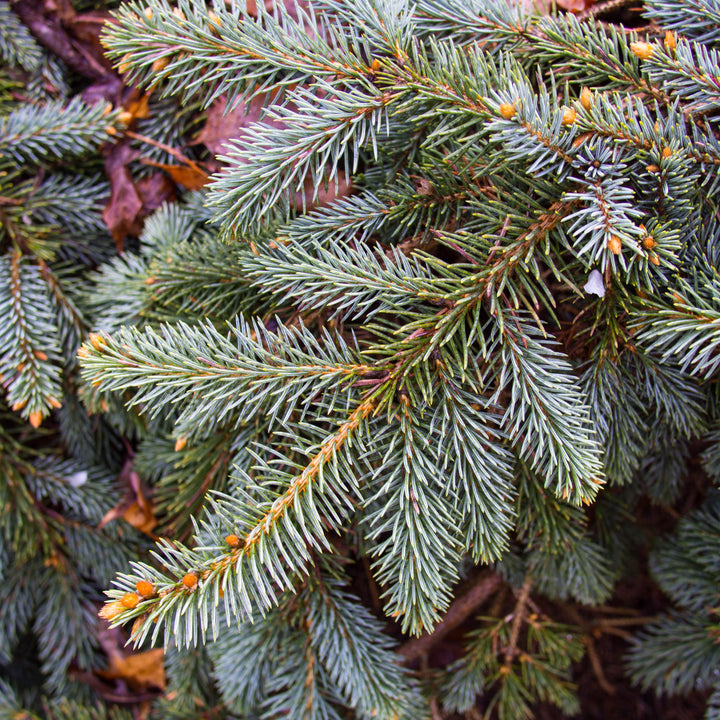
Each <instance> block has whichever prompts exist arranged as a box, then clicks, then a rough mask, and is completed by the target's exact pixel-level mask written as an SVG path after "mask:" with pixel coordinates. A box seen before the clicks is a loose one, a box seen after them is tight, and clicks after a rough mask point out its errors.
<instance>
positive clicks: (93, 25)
mask: <svg viewBox="0 0 720 720" xmlns="http://www.w3.org/2000/svg"><path fill="white" fill-rule="evenodd" d="M110 19H111V15H110V13H109V12H102V11H95V12H87V13H79V14H77V15H75V16H74V17H73V18H71V19H70V20H68V21H65V23H66V26H67V28H68V30H69V32H70V34H71V35H72V36H73V38H75V40H76V47H77V46H78V45H79V46H80V52H82V53H83V54H84V55H86V56H87V55H91V56H92V58H93V59H94V60H95V61H96V62H97V63H98V64H99V65H102V66H103V67H104V68H106V69H107V70H108V72H111V73H112V72H113V65H112V62H111V61H110V60H109V59H108V58H107V56H106V55H105V49H104V48H103V46H102V43H101V42H100V33H101V32H102V29H103V27H104V26H105V23H107V21H108V20H110Z"/></svg>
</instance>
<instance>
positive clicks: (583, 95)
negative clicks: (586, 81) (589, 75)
mask: <svg viewBox="0 0 720 720" xmlns="http://www.w3.org/2000/svg"><path fill="white" fill-rule="evenodd" d="M593 102H594V98H593V94H592V90H591V89H590V88H587V87H584V88H583V89H582V90H581V91H580V104H581V105H582V106H583V107H584V108H585V110H589V109H590V108H591V107H592V104H593Z"/></svg>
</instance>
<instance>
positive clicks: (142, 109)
mask: <svg viewBox="0 0 720 720" xmlns="http://www.w3.org/2000/svg"><path fill="white" fill-rule="evenodd" d="M149 100H150V93H149V92H148V93H143V94H142V95H141V96H140V97H139V98H137V99H132V100H130V101H129V102H126V103H125V110H127V112H129V113H130V114H131V115H132V116H133V120H141V119H143V118H146V117H148V116H149V115H150V106H149V103H148V101H149Z"/></svg>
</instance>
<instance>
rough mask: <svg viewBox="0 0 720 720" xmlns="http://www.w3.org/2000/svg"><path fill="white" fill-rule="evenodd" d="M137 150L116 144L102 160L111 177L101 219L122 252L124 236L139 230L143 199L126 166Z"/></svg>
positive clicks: (137, 232) (136, 232)
mask: <svg viewBox="0 0 720 720" xmlns="http://www.w3.org/2000/svg"><path fill="white" fill-rule="evenodd" d="M138 155H139V153H138V152H137V150H133V149H132V148H131V147H130V146H129V145H128V144H127V143H124V142H123V143H117V144H116V145H113V146H112V148H111V149H110V151H109V153H108V155H107V157H106V159H105V173H106V174H107V176H108V178H109V179H110V188H111V195H110V202H109V203H108V204H107V206H106V207H105V210H103V220H104V221H105V224H106V225H107V226H108V230H110V234H111V235H112V237H113V240H115V246H116V247H117V249H118V252H122V249H123V246H124V244H125V238H126V237H127V236H128V235H138V234H139V233H140V218H139V215H140V211H141V210H142V206H143V203H142V200H141V199H140V196H139V195H138V192H137V189H136V188H135V185H134V183H133V181H132V177H131V175H130V171H129V170H128V168H127V166H128V164H129V163H130V162H132V161H133V160H135V158H137V157H138Z"/></svg>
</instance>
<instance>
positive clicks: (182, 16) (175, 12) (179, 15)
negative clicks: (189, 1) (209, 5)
mask: <svg viewBox="0 0 720 720" xmlns="http://www.w3.org/2000/svg"><path fill="white" fill-rule="evenodd" d="M173 15H174V16H175V17H176V18H178V20H181V21H183V20H185V19H186V18H185V13H184V12H183V11H182V10H181V9H180V8H173Z"/></svg>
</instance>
